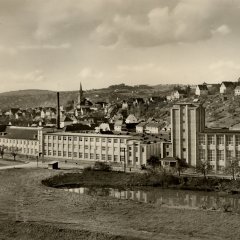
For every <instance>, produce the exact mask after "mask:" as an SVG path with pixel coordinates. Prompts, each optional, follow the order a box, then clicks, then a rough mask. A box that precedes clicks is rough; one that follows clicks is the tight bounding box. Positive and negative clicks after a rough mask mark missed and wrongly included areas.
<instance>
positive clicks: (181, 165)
mask: <svg viewBox="0 0 240 240" xmlns="http://www.w3.org/2000/svg"><path fill="white" fill-rule="evenodd" d="M187 168H188V164H187V163H186V161H185V160H183V159H181V158H177V165H176V170H177V172H178V176H179V177H180V175H181V172H183V171H184V170H186V169H187Z"/></svg>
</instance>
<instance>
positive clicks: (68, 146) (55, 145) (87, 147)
mask: <svg viewBox="0 0 240 240" xmlns="http://www.w3.org/2000/svg"><path fill="white" fill-rule="evenodd" d="M44 146H45V147H54V148H55V147H58V148H70V149H71V148H74V149H77V148H79V149H82V148H84V149H86V150H87V149H93V150H94V149H95V150H100V149H101V150H102V151H105V150H106V149H108V150H109V151H111V148H110V147H105V146H102V147H100V146H88V145H85V146H83V145H71V144H68V145H67V144H56V143H44ZM118 149H119V148H117V147H114V148H113V150H114V151H117V150H118ZM128 150H129V151H131V150H132V147H129V148H128ZM124 151H125V148H122V147H121V148H120V152H124ZM134 151H135V152H138V147H134ZM142 151H144V148H142Z"/></svg>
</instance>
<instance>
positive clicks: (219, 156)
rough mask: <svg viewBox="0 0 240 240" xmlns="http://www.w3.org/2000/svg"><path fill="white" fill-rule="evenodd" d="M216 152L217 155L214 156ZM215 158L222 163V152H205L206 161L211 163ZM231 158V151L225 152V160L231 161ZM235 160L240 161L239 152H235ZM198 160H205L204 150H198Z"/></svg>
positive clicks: (210, 150)
mask: <svg viewBox="0 0 240 240" xmlns="http://www.w3.org/2000/svg"><path fill="white" fill-rule="evenodd" d="M216 152H217V155H216ZM216 157H217V160H219V161H224V150H217V151H215V150H212V149H209V150H207V159H208V160H209V161H210V162H211V161H215V158H216ZM232 157H233V151H230V150H226V160H231V158H232ZM236 158H238V159H240V151H236ZM199 159H200V160H206V150H205V149H199Z"/></svg>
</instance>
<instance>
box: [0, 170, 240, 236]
mask: <svg viewBox="0 0 240 240" xmlns="http://www.w3.org/2000/svg"><path fill="white" fill-rule="evenodd" d="M57 173H61V171H60V170H59V171H53V170H46V169H9V170H1V171H0V239H100V240H101V239H239V236H240V228H239V220H240V216H239V215H238V214H235V213H224V212H215V211H206V210H201V209H199V210H191V209H173V208H166V207H162V206H160V205H158V204H146V203H139V202H133V201H130V200H121V199H114V198H110V197H100V196H99V197H96V196H87V195H78V194H74V193H68V192H66V191H63V190H61V189H54V188H49V187H46V186H43V185H42V184H41V180H42V179H44V178H47V177H49V176H52V175H54V174H57Z"/></svg>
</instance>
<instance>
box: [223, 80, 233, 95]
mask: <svg viewBox="0 0 240 240" xmlns="http://www.w3.org/2000/svg"><path fill="white" fill-rule="evenodd" d="M234 88H235V83H234V82H222V84H221V86H220V93H221V94H226V93H231V92H233V90H234Z"/></svg>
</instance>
